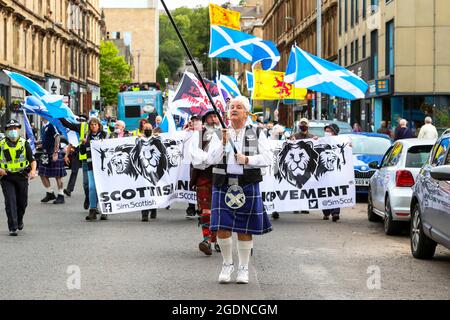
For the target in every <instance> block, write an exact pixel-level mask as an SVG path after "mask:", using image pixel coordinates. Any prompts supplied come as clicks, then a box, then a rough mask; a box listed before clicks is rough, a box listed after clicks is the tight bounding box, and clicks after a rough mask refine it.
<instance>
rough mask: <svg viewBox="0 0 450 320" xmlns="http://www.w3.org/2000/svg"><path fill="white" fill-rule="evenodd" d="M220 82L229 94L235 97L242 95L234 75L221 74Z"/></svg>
mask: <svg viewBox="0 0 450 320" xmlns="http://www.w3.org/2000/svg"><path fill="white" fill-rule="evenodd" d="M219 82H220V83H221V84H222V86H223V88H224V89H225V90H226V91H227V93H228V94H229V95H231V96H232V97H233V98H235V97H238V96H241V91H240V90H239V87H238V82H237V80H236V79H235V78H234V77H230V76H225V75H223V74H222V75H220V78H219Z"/></svg>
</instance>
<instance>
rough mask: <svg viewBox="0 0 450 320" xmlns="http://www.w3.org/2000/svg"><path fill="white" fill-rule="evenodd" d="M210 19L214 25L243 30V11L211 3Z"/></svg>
mask: <svg viewBox="0 0 450 320" xmlns="http://www.w3.org/2000/svg"><path fill="white" fill-rule="evenodd" d="M209 20H210V23H211V24H212V25H218V26H222V27H227V28H230V29H235V30H239V31H240V30H241V22H240V20H241V13H240V12H237V11H232V10H228V9H225V8H222V7H221V6H218V5H215V4H212V3H210V4H209Z"/></svg>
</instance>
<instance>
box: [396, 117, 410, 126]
mask: <svg viewBox="0 0 450 320" xmlns="http://www.w3.org/2000/svg"><path fill="white" fill-rule="evenodd" d="M398 124H399V125H400V127H404V126H406V125H407V124H408V121H406V119H400V121H399V122H398Z"/></svg>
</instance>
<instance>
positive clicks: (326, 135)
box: [325, 132, 333, 137]
mask: <svg viewBox="0 0 450 320" xmlns="http://www.w3.org/2000/svg"><path fill="white" fill-rule="evenodd" d="M332 135H333V134H332V133H331V132H325V137H331V136H332Z"/></svg>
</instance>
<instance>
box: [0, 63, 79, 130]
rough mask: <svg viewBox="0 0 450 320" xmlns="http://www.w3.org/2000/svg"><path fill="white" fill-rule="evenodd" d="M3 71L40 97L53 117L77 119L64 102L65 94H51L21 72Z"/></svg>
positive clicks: (73, 120)
mask: <svg viewBox="0 0 450 320" xmlns="http://www.w3.org/2000/svg"><path fill="white" fill-rule="evenodd" d="M3 72H5V73H6V74H7V75H8V76H9V77H10V78H11V79H13V80H14V81H16V82H17V83H18V84H19V85H21V86H22V87H23V88H24V89H25V90H27V91H28V92H29V93H31V94H32V95H33V96H34V97H36V98H37V99H39V100H40V101H41V102H42V104H43V105H44V106H45V108H46V110H47V111H48V113H49V115H50V116H51V117H52V118H55V119H57V118H65V119H67V120H69V121H72V122H75V121H76V117H75V115H74V114H73V112H72V110H70V108H69V107H68V106H66V105H65V104H64V103H63V96H60V95H53V94H50V92H48V91H47V90H45V89H44V88H42V87H41V86H40V85H39V84H38V83H36V82H35V81H33V80H31V79H30V78H28V77H26V76H24V75H22V74H20V73H17V72H11V71H8V70H3Z"/></svg>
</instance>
